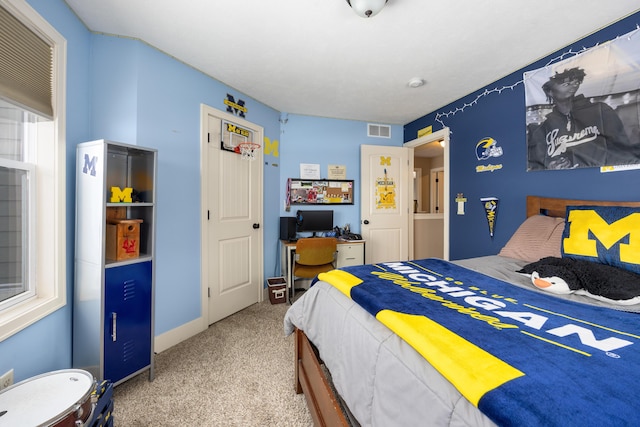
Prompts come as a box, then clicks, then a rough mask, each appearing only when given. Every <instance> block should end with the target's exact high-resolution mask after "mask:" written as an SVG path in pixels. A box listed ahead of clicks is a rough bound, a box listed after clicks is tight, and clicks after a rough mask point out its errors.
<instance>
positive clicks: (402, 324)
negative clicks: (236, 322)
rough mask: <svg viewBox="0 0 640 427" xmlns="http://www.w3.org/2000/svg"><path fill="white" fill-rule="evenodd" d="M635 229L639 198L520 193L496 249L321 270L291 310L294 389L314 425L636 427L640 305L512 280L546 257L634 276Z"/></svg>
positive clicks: (639, 229) (526, 277)
mask: <svg viewBox="0 0 640 427" xmlns="http://www.w3.org/2000/svg"><path fill="white" fill-rule="evenodd" d="M611 206H615V208H610V207H611ZM620 206H625V207H630V208H633V209H632V211H629V212H627V211H625V210H624V209H619V207H620ZM585 221H586V222H585ZM639 233H640V203H638V202H607V201H597V202H593V201H583V200H567V199H554V198H544V197H536V196H528V197H527V218H526V219H525V220H524V222H523V223H522V224H521V226H520V227H519V228H518V230H516V232H515V233H514V234H513V236H512V237H511V239H510V240H509V241H508V242H507V244H506V245H505V246H504V247H503V248H502V249H501V250H500V253H499V254H497V255H489V256H485V257H479V258H471V259H466V260H456V261H454V262H453V263H449V262H446V261H443V260H436V259H428V260H417V261H407V262H400V263H383V264H376V265H367V266H356V267H348V268H346V269H341V270H335V271H333V272H330V273H326V274H323V275H322V276H320V277H319V280H318V281H317V282H316V283H315V284H314V285H313V286H312V287H311V288H310V289H309V290H308V291H307V292H305V293H304V295H302V297H301V298H300V299H299V300H298V301H296V302H295V303H294V304H293V305H292V306H291V307H290V308H289V310H288V311H287V313H286V316H285V333H287V334H291V333H294V335H295V353H296V354H295V361H296V362H295V385H296V390H297V391H298V392H304V394H305V397H306V399H307V403H308V406H309V409H310V411H311V414H312V416H313V418H314V422H315V424H316V425H331V426H336V425H342V426H347V425H354V426H357V425H362V426H390V425H402V426H404V425H407V426H408V425H429V426H431V425H433V426H474V427H476V426H495V425H500V426H540V425H545V426H565V425H580V426H581V427H584V426H602V425H640V399H638V398H637V393H636V392H635V390H636V389H637V384H639V383H640V351H639V349H640V314H639V313H640V304H629V299H628V298H626V297H625V298H618V297H615V298H605V299H604V300H603V299H602V298H594V295H590V294H589V293H587V294H584V293H583V292H578V291H576V290H575V289H574V288H575V286H573V285H571V286H570V287H569V288H567V293H566V294H562V295H560V294H554V293H551V292H550V290H549V288H540V287H538V285H535V286H534V283H533V281H537V279H535V280H534V278H535V277H537V276H536V275H535V274H523V273H519V271H523V272H527V273H529V272H530V271H531V268H534V269H535V268H538V264H536V263H537V262H538V261H540V260H541V259H543V258H545V257H555V258H558V257H561V258H563V259H581V260H588V261H592V262H599V263H604V264H608V265H615V266H617V267H620V268H626V269H627V270H631V271H634V268H640V262H639V261H638V259H636V258H638V257H637V254H638V253H639V252H638V250H637V249H634V248H637V245H638V242H640V240H639V238H638V234H639ZM538 269H539V268H538ZM541 272H542V270H541ZM635 273H640V270H639V271H635ZM555 274H556V270H554V272H553V274H551V275H555ZM561 275H562V274H561ZM545 279H546V280H549V281H554V280H555V278H553V277H545ZM564 279H567V277H566V276H565V277H564ZM567 282H568V283H569V284H570V281H569V280H567ZM639 295H640V294H639ZM612 299H613V301H612ZM617 299H624V300H625V301H615V300H617Z"/></svg>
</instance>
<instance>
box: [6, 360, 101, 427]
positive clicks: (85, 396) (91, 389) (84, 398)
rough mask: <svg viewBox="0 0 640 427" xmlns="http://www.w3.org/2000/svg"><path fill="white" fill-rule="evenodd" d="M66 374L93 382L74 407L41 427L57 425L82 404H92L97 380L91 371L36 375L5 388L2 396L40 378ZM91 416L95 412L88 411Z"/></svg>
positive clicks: (64, 371) (55, 372) (78, 370)
mask: <svg viewBox="0 0 640 427" xmlns="http://www.w3.org/2000/svg"><path fill="white" fill-rule="evenodd" d="M65 373H74V374H79V375H83V376H85V377H88V378H89V379H90V380H91V382H90V384H91V385H90V387H89V388H88V390H87V391H86V393H84V394H83V395H82V397H80V399H78V400H76V402H75V403H73V404H72V405H70V406H69V407H68V408H65V409H64V410H63V411H62V412H61V413H59V414H57V415H56V416H54V417H52V418H51V419H49V420H46V421H44V423H42V424H41V425H51V424H55V423H57V422H59V421H62V420H63V419H65V418H66V417H67V416H68V415H69V414H71V413H72V412H73V408H74V407H75V406H76V405H77V404H78V403H80V402H82V403H81V405H80V406H83V405H84V404H85V402H87V401H89V402H90V397H91V393H93V392H94V391H95V389H96V379H95V377H94V376H93V374H91V373H90V372H89V371H85V370H84V369H59V370H56V371H50V372H44V373H42V374H39V375H35V376H33V377H30V378H27V379H24V380H22V381H20V382H18V383H15V384H13V385H12V386H10V387H7V388H5V389H4V390H2V391H0V394H2V393H5V392H8V391H10V390H11V389H13V388H16V387H18V386H20V385H23V384H26V383H30V382H32V381H36V380H38V379H40V378H45V377H50V376H53V375H59V374H65ZM87 412H88V414H89V416H90V414H91V413H92V412H93V411H91V410H90V411H87ZM88 419H89V417H87V418H85V419H84V420H82V421H83V422H84V421H86V420H88Z"/></svg>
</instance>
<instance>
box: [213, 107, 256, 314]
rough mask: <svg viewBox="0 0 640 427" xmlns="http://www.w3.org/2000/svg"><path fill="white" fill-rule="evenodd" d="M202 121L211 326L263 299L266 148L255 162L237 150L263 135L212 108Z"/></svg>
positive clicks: (247, 124) (248, 123)
mask: <svg viewBox="0 0 640 427" xmlns="http://www.w3.org/2000/svg"><path fill="white" fill-rule="evenodd" d="M202 115H203V118H202V120H203V139H204V141H203V148H202V150H203V152H202V154H203V160H202V167H203V174H202V177H203V182H202V185H203V190H202V192H203V228H202V230H203V236H202V240H203V245H202V273H203V274H202V277H203V282H204V286H203V298H206V299H207V300H208V303H207V306H206V307H205V306H204V304H203V308H204V310H203V312H204V313H206V312H208V324H211V323H214V322H217V321H218V320H220V319H223V318H225V317H227V316H229V315H231V314H233V313H235V312H237V311H239V310H242V309H243V308H245V307H248V306H249V305H251V304H254V303H256V302H258V301H260V300H261V299H262V288H263V286H262V283H263V261H262V259H263V256H262V255H263V249H262V240H263V232H262V229H263V228H262V164H263V163H262V147H260V149H257V150H255V152H254V154H255V156H256V158H255V160H247V159H243V158H242V156H241V155H240V154H238V153H236V152H234V151H233V147H234V146H236V145H237V144H238V143H240V142H243V141H250V142H254V141H255V142H258V143H260V144H261V143H262V141H263V130H262V128H261V127H259V126H256V125H254V124H252V123H250V122H247V121H246V120H243V119H241V118H238V117H236V116H233V115H231V114H226V113H224V112H222V111H218V110H215V109H213V108H210V107H206V106H203V107H202ZM203 315H204V314H203Z"/></svg>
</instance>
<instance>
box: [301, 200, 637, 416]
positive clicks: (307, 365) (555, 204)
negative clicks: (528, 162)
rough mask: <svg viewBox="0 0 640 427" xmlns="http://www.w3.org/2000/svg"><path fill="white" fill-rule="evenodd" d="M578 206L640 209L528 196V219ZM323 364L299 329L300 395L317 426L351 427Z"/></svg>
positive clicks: (609, 202)
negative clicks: (323, 368) (303, 398)
mask: <svg viewBox="0 0 640 427" xmlns="http://www.w3.org/2000/svg"><path fill="white" fill-rule="evenodd" d="M576 205H596V206H631V207H640V202H614V201H593V200H572V199H557V198H551V197H539V196H527V218H528V217H530V216H533V215H538V214H543V215H547V216H553V217H561V218H564V216H565V211H566V207H567V206H576ZM321 365H322V362H321V361H320V359H319V357H318V354H317V352H316V350H315V347H314V346H313V344H312V343H311V342H310V341H309V339H308V338H307V336H306V335H305V334H304V332H303V331H301V330H299V329H296V330H295V389H296V393H298V394H300V393H304V395H305V398H306V400H307V406H308V407H309V411H310V412H311V416H312V418H313V421H314V424H315V425H316V426H345V427H346V426H349V423H348V422H347V419H346V417H345V416H344V414H343V413H342V409H341V407H340V403H339V402H338V399H337V397H336V396H335V394H334V393H333V390H332V388H331V386H330V385H329V380H328V379H327V378H326V377H325V375H324V372H323V370H322V367H321Z"/></svg>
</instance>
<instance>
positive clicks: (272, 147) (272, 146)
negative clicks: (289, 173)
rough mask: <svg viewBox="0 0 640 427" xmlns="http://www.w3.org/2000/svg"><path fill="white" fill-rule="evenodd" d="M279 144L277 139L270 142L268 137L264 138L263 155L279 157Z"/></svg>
mask: <svg viewBox="0 0 640 427" xmlns="http://www.w3.org/2000/svg"><path fill="white" fill-rule="evenodd" d="M279 145H280V143H279V142H278V140H277V139H274V140H273V141H271V140H270V139H269V138H268V137H266V136H265V137H264V154H273V157H279V156H280V153H279V152H278V146H279Z"/></svg>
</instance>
